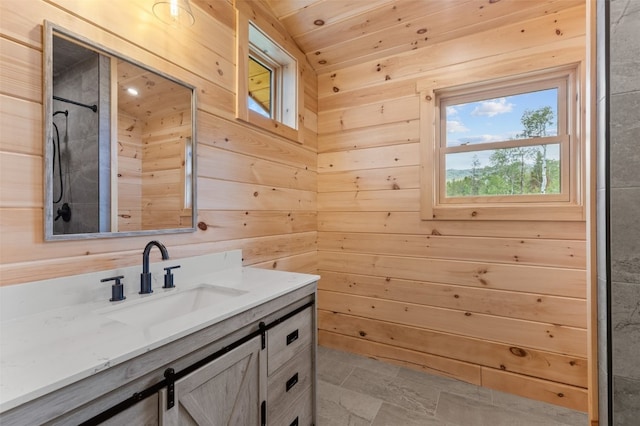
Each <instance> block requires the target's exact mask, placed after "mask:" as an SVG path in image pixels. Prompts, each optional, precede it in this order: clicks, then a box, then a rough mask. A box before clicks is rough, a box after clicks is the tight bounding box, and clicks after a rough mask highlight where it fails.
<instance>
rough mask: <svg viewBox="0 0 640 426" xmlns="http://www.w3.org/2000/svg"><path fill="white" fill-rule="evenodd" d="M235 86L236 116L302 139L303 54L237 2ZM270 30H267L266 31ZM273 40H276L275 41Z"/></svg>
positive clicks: (298, 140)
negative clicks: (243, 11) (301, 76)
mask: <svg viewBox="0 0 640 426" xmlns="http://www.w3.org/2000/svg"><path fill="white" fill-rule="evenodd" d="M237 5H238V6H239V13H238V32H237V54H238V57H237V59H238V64H237V70H238V76H237V78H238V87H237V94H236V116H237V118H238V119H240V120H243V121H246V122H248V123H251V124H253V125H255V126H258V127H261V128H263V129H266V130H269V131H271V132H274V133H277V134H279V135H282V136H285V137H287V138H289V139H293V140H295V141H297V142H302V135H303V132H302V131H301V127H302V126H301V116H302V114H301V112H302V111H303V104H302V102H303V99H304V97H303V89H302V82H301V81H300V78H299V75H300V73H301V70H300V69H299V67H300V65H299V64H301V63H303V62H304V56H303V55H302V53H300V52H299V50H298V49H297V47H295V45H293V44H292V43H291V42H289V41H288V39H287V38H282V37H281V36H280V35H279V34H278V33H277V31H275V30H274V29H273V28H271V25H267V24H266V23H262V22H260V18H259V16H258V15H255V14H252V16H253V19H254V20H255V21H256V22H254V21H253V20H249V19H248V18H247V17H246V15H245V14H243V13H242V12H241V10H242V9H243V7H244V3H243V2H238V3H237ZM267 30H268V31H271V32H270V33H267ZM274 40H279V41H280V43H277V42H276V41H274Z"/></svg>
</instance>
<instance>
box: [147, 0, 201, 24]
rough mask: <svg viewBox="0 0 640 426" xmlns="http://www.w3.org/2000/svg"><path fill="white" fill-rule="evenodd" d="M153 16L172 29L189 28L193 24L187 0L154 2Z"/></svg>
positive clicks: (193, 20) (159, 0) (160, 0)
mask: <svg viewBox="0 0 640 426" xmlns="http://www.w3.org/2000/svg"><path fill="white" fill-rule="evenodd" d="M152 10H153V14H154V15H155V16H156V18H158V19H159V20H161V21H162V22H164V23H165V24H167V25H171V26H172V27H190V26H192V25H193V24H194V23H195V21H196V20H195V18H194V17H193V13H192V12H191V6H190V5H189V0H156V1H155V2H154V3H153V9H152Z"/></svg>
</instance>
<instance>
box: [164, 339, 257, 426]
mask: <svg viewBox="0 0 640 426" xmlns="http://www.w3.org/2000/svg"><path fill="white" fill-rule="evenodd" d="M260 341H261V337H260V336H258V337H254V338H253V339H251V340H250V341H248V342H247V343H244V344H242V345H241V346H239V347H238V348H236V349H233V350H232V351H231V352H229V353H227V354H225V355H223V356H221V357H220V358H218V359H216V360H214V361H211V362H209V363H208V364H206V365H205V366H203V367H201V368H199V369H197V370H195V371H194V372H192V373H190V374H188V375H187V376H185V377H183V378H182V379H180V380H177V381H176V382H175V384H174V389H173V393H174V395H173V396H170V395H169V394H170V392H171V391H170V389H168V388H163V389H162V390H160V419H161V424H162V425H163V426H173V425H175V426H178V425H191V424H197V425H259V424H260V419H261V413H260V407H261V401H263V399H264V395H263V394H264V392H261V381H262V380H261V378H260V372H261V370H262V369H261V365H262V364H263V362H262V361H261V359H262V358H263V356H262V352H263V351H262V350H261V343H260ZM169 401H173V404H174V405H173V406H169Z"/></svg>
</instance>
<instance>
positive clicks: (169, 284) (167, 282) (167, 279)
mask: <svg viewBox="0 0 640 426" xmlns="http://www.w3.org/2000/svg"><path fill="white" fill-rule="evenodd" d="M179 267H180V265H175V266H169V267H166V268H164V270H165V271H166V273H165V274H164V285H163V286H162V288H174V287H175V285H174V284H173V274H172V273H171V270H172V269H178V268H179Z"/></svg>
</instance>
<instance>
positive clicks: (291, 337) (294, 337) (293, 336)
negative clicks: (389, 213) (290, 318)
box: [287, 330, 298, 346]
mask: <svg viewBox="0 0 640 426" xmlns="http://www.w3.org/2000/svg"><path fill="white" fill-rule="evenodd" d="M296 340H298V330H295V331H292V332H291V333H289V334H287V346H289V345H290V344H292V343H293V342H295V341H296Z"/></svg>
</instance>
